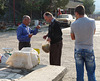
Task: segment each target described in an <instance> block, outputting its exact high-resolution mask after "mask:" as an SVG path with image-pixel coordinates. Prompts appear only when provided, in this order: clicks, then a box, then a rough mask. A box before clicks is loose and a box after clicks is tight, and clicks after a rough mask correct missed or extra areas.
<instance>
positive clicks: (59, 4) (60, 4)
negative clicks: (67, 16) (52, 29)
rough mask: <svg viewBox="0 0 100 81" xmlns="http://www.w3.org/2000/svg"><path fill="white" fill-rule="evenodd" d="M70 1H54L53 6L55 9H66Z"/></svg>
mask: <svg viewBox="0 0 100 81" xmlns="http://www.w3.org/2000/svg"><path fill="white" fill-rule="evenodd" d="M68 2H69V0H52V3H53V6H54V8H55V9H57V8H58V7H59V8H65V6H66V5H67V4H68Z"/></svg>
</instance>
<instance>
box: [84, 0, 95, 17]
mask: <svg viewBox="0 0 100 81" xmlns="http://www.w3.org/2000/svg"><path fill="white" fill-rule="evenodd" d="M94 2H95V1H94V0H83V5H84V7H85V13H86V14H87V15H89V14H93V12H94V10H95V5H94Z"/></svg>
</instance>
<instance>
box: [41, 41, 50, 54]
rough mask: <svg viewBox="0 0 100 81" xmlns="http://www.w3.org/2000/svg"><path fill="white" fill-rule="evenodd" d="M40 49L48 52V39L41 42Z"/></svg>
mask: <svg viewBox="0 0 100 81" xmlns="http://www.w3.org/2000/svg"><path fill="white" fill-rule="evenodd" d="M42 50H43V51H44V52H45V53H49V52H50V44H49V42H48V41H45V42H44V43H43V44H42Z"/></svg>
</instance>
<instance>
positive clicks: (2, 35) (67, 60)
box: [0, 21, 100, 81]
mask: <svg viewBox="0 0 100 81" xmlns="http://www.w3.org/2000/svg"><path fill="white" fill-rule="evenodd" d="M96 26H97V32H96V34H95V35H94V51H95V57H96V78H97V81H100V69H99V68H100V21H97V22H96ZM62 31H63V50H62V61H61V63H62V66H64V67H67V73H66V75H65V76H64V78H63V81H76V70H75V61H74V41H72V40H71V38H70V28H64V29H62ZM46 33H47V28H42V29H41V30H40V32H39V33H38V34H37V35H35V36H33V37H32V39H31V45H32V48H39V49H40V60H41V61H40V62H41V64H44V65H49V54H48V53H45V52H43V51H42V49H41V47H42V44H43V43H44V39H43V38H42V37H43V35H45V34H46ZM6 47H10V48H14V50H18V40H17V37H16V31H7V32H0V53H4V51H3V50H2V48H6ZM84 77H85V80H84V81H88V80H87V73H86V71H85V73H84Z"/></svg>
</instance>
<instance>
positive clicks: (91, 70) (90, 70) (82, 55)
mask: <svg viewBox="0 0 100 81" xmlns="http://www.w3.org/2000/svg"><path fill="white" fill-rule="evenodd" d="M74 57H75V63H76V71H77V81H84V64H85V67H86V71H87V76H88V81H96V78H95V68H96V65H95V56H94V51H93V50H88V49H75V54H74Z"/></svg>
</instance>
